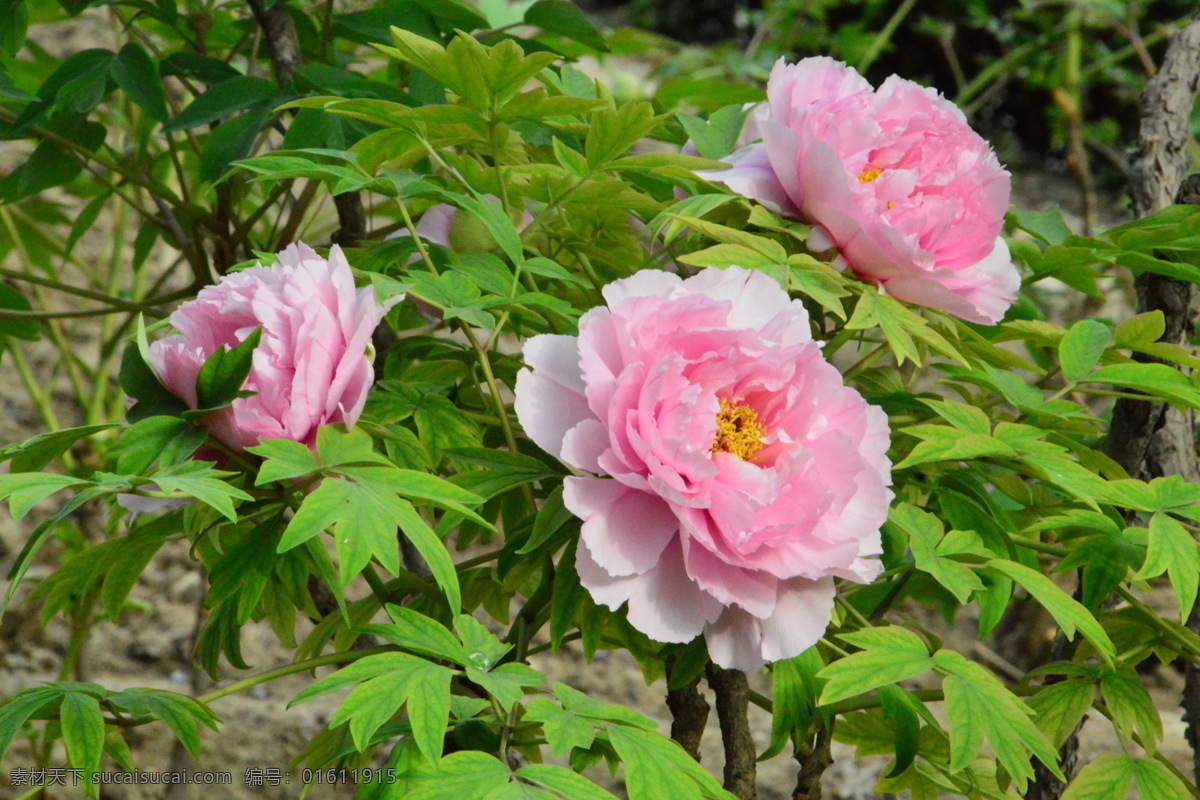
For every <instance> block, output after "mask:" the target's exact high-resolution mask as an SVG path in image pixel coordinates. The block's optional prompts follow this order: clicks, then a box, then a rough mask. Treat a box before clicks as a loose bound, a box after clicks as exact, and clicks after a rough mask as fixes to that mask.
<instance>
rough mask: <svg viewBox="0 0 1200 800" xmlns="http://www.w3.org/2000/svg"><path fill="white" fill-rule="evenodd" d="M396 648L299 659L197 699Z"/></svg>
mask: <svg viewBox="0 0 1200 800" xmlns="http://www.w3.org/2000/svg"><path fill="white" fill-rule="evenodd" d="M395 650H396V648H395V647H392V646H391V645H384V646H382V647H372V648H370V649H369V650H350V651H347V652H344V653H330V654H329V655H327V656H318V657H316V658H309V659H306V660H305V661H297V662H295V663H292V664H286V665H284V666H282V667H277V668H275V669H272V670H267V671H266V672H260V673H259V674H257V675H251V676H250V677H249V678H245V679H244V680H240V681H237V682H235V683H231V684H229V685H228V686H224V687H222V688H220V689H217V690H215V691H212V692H209V693H208V694H202V695H200V696H199V697H197V698H196V699H197V700H198V701H200V702H201V703H204V704H205V705H208V704H209V703H212V702H214V701H216V700H220V699H221V698H222V697H228V696H229V695H231V694H237V693H238V692H242V691H245V690H246V689H251V688H253V687H255V686H259V685H261V684H264V683H270V682H271V681H274V680H278V679H279V678H286V677H287V676H288V675H295V674H296V673H297V672H308V671H309V670H314V669H316V668H318V667H328V666H331V665H333V664H348V663H350V662H352V661H358V660H359V659H360V658H365V657H367V656H374V655H379V654H380V653H391V652H393V651H395ZM140 722H141V721H138V720H134V722H133V724H140Z"/></svg>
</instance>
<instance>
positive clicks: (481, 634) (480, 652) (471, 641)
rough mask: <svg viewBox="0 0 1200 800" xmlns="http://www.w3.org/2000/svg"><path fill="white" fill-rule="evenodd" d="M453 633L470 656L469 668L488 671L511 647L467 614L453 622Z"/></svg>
mask: <svg viewBox="0 0 1200 800" xmlns="http://www.w3.org/2000/svg"><path fill="white" fill-rule="evenodd" d="M454 631H455V633H457V634H458V637H459V638H460V639H462V646H463V648H464V649H465V650H466V652H467V653H469V654H470V655H468V656H467V658H468V659H469V661H470V664H471V666H473V667H476V668H478V669H482V670H489V669H491V668H492V667H493V666H495V665H496V664H497V663H499V661H500V659H501V658H503V657H504V655H505V654H506V653H508V651H509V650H512V649H513V645H511V644H509V643H507V642H502V641H500V640H499V639H498V638H497V637H496V635H495V634H494V633H492V632H491V631H489V630H488V629H487V628H486V627H485V626H484V624H483V623H482V622H480V621H479V620H477V619H475V618H474V617H472V616H471V615H469V614H459V615H458V617H457V618H456V619H455V620H454Z"/></svg>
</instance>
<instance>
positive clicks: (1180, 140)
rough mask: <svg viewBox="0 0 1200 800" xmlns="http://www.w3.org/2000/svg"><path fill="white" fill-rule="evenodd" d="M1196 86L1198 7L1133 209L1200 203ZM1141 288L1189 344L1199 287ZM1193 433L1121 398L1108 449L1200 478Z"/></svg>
mask: <svg viewBox="0 0 1200 800" xmlns="http://www.w3.org/2000/svg"><path fill="white" fill-rule="evenodd" d="M1198 87H1200V9H1198V10H1197V11H1196V12H1194V13H1193V14H1192V18H1191V21H1190V22H1189V23H1188V24H1187V25H1186V26H1184V27H1183V28H1181V29H1180V30H1179V31H1177V32H1176V33H1175V35H1174V36H1172V37H1171V42H1170V44H1169V46H1168V47H1167V52H1166V55H1165V56H1164V58H1163V62H1162V65H1161V66H1160V67H1159V70H1158V73H1157V74H1156V75H1155V76H1154V77H1153V78H1152V79H1151V80H1150V81H1149V82H1148V83H1147V84H1146V91H1145V93H1144V94H1143V95H1142V100H1141V117H1142V121H1141V128H1140V130H1139V136H1138V154H1137V157H1136V158H1135V159H1134V161H1133V163H1132V165H1131V170H1130V185H1129V194H1130V196H1131V197H1132V199H1133V208H1134V213H1136V214H1137V216H1139V217H1143V216H1147V215H1149V214H1153V213H1154V212H1156V211H1159V210H1161V209H1163V208H1165V207H1167V206H1168V205H1170V204H1171V201H1172V200H1174V201H1175V202H1176V203H1183V204H1188V205H1200V175H1192V176H1190V177H1187V178H1186V179H1185V177H1184V176H1185V175H1186V173H1187V171H1188V169H1189V168H1190V166H1191V157H1190V154H1189V153H1188V146H1189V143H1190V141H1191V132H1190V130H1189V123H1190V120H1191V114H1192V108H1193V106H1194V105H1195V102H1196V93H1197V88H1198ZM1136 286H1137V295H1138V297H1137V300H1138V308H1137V310H1138V312H1139V313H1141V312H1145V311H1155V310H1157V311H1161V312H1162V313H1163V317H1164V320H1165V323H1166V327H1165V331H1164V334H1163V337H1162V341H1164V342H1169V343H1172V344H1186V343H1187V341H1188V339H1189V338H1190V337H1191V335H1192V333H1193V327H1194V322H1195V304H1196V294H1197V292H1196V288H1195V287H1194V286H1192V285H1191V284H1189V283H1186V282H1184V281H1177V280H1174V279H1172V278H1167V277H1164V276H1161V275H1141V276H1139V277H1138V279H1137V281H1136ZM1146 360H1149V359H1146ZM1195 431H1196V418H1195V414H1194V413H1193V412H1190V411H1189V412H1183V411H1179V410H1176V409H1172V408H1170V407H1169V406H1167V405H1165V404H1163V403H1158V402H1153V401H1148V400H1146V401H1143V400H1128V399H1121V400H1118V401H1117V404H1116V406H1115V407H1114V409H1113V422H1112V429H1111V430H1110V432H1109V438H1108V440H1107V441H1106V443H1105V452H1107V453H1108V455H1109V456H1111V457H1112V458H1114V459H1115V460H1116V461H1117V462H1118V463H1120V464H1121V465H1122V466H1123V467H1124V468H1125V470H1126V471H1127V472H1129V474H1130V475H1132V476H1135V477H1138V476H1141V477H1146V478H1154V477H1159V476H1164V475H1179V476H1181V477H1183V478H1185V479H1186V480H1188V481H1192V482H1196V481H1198V480H1200V458H1198V456H1197V451H1196V435H1195ZM1187 624H1188V627H1189V628H1191V629H1192V630H1193V631H1197V630H1200V616H1198V615H1197V612H1196V610H1195V609H1193V610H1192V613H1191V615H1190V617H1189V618H1188V620H1187ZM1184 681H1185V683H1184V691H1183V709H1184V722H1185V723H1186V726H1187V728H1186V737H1187V740H1188V743H1189V744H1190V745H1191V746H1192V762H1193V776H1194V779H1195V780H1196V781H1197V782H1198V783H1200V674H1198V673H1197V669H1196V667H1195V665H1193V664H1191V663H1188V664H1187V666H1186V667H1185V669H1184ZM1054 797H1057V795H1055V796H1054Z"/></svg>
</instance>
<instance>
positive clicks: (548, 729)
mask: <svg viewBox="0 0 1200 800" xmlns="http://www.w3.org/2000/svg"><path fill="white" fill-rule="evenodd" d="M525 719H527V720H529V721H530V722H540V723H541V724H542V730H543V732H544V734H545V736H546V741H547V742H548V743H549V745H550V752H551V753H552V754H554V755H555V756H556V757H558V758H562V757H563V756H565V755H567V754H568V753H570V752H571V750H572V749H574V748H576V747H581V748H583V749H585V750H586V749H587V748H589V747H591V746H592V742H593V741H594V740H595V738H596V728H595V723H593V722H590V721H588V720H586V719H584V718H582V717H580V716H578V715H577V714H573V713H571V712H570V711H567V710H565V709H563V708H562V707H561V706H559V705H558V704H557V703H553V702H551V701H550V700H547V699H546V698H544V697H539V698H536V699H534V700H530V701H529V702H528V703H527V704H526V705H525Z"/></svg>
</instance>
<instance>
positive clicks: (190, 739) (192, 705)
mask: <svg viewBox="0 0 1200 800" xmlns="http://www.w3.org/2000/svg"><path fill="white" fill-rule="evenodd" d="M108 702H110V703H112V704H113V705H115V706H117V707H118V708H122V709H124V710H126V711H128V712H129V713H130V714H133V715H134V716H139V717H140V716H146V715H150V716H153V717H155V718H157V719H160V720H162V721H163V722H164V723H166V725H167V727H169V728H170V729H171V731H172V732H173V733H174V734H175V736H176V738H178V739H179V742H180V743H181V744H182V745H183V746H184V748H185V749H186V750H187V751H188V753H190V754H191V756H192V758H194V759H199V758H200V734H199V726H200V725H203V726H205V727H206V728H210V729H211V730H214V731H215V730H217V721H218V717H217V716H216V715H215V714H213V713H212V711H210V710H209V709H208V707H207V706H205V705H204V704H202V703H200V702H199V701H197V700H195V699H194V698H191V697H188V696H186V695H181V694H177V693H175V692H164V691H161V690H158V689H126V690H125V691H123V692H118V693H116V694H111V695H109V696H108Z"/></svg>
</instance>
